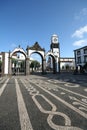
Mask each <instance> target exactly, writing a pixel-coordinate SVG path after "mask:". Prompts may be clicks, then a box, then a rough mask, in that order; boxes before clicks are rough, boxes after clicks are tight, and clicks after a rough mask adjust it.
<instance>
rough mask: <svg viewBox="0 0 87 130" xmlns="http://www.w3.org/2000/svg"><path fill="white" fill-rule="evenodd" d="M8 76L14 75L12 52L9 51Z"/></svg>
mask: <svg viewBox="0 0 87 130" xmlns="http://www.w3.org/2000/svg"><path fill="white" fill-rule="evenodd" d="M8 58H9V59H8V62H9V63H8V65H9V66H8V74H9V75H11V74H12V70H11V57H10V51H9V57H8Z"/></svg>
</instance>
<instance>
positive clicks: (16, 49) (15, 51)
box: [10, 47, 27, 57]
mask: <svg viewBox="0 0 87 130" xmlns="http://www.w3.org/2000/svg"><path fill="white" fill-rule="evenodd" d="M17 52H20V53H22V54H24V56H25V57H27V54H26V52H25V51H24V49H23V48H20V47H18V48H15V49H14V50H13V51H12V52H11V53H10V57H12V55H13V54H14V53H17Z"/></svg>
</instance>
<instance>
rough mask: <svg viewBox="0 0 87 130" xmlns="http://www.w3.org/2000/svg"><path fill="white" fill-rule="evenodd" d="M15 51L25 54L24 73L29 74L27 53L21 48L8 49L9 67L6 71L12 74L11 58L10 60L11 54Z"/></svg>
mask: <svg viewBox="0 0 87 130" xmlns="http://www.w3.org/2000/svg"><path fill="white" fill-rule="evenodd" d="M15 53H22V54H23V55H24V56H25V75H29V58H28V56H27V53H26V52H25V51H24V49H23V48H20V46H19V47H18V48H15V49H14V50H13V51H12V52H10V51H9V68H8V73H9V75H11V74H12V70H11V60H12V55H13V54H15Z"/></svg>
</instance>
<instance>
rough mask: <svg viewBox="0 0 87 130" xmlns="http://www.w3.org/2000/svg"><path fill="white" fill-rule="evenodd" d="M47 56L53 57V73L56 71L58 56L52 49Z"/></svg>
mask: <svg viewBox="0 0 87 130" xmlns="http://www.w3.org/2000/svg"><path fill="white" fill-rule="evenodd" d="M47 56H51V57H52V59H53V73H56V57H55V55H54V54H53V52H52V51H48V52H47V53H46V54H45V59H46V57H47Z"/></svg>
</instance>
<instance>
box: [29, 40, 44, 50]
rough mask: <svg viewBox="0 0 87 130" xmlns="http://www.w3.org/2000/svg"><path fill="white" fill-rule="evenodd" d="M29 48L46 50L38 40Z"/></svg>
mask: <svg viewBox="0 0 87 130" xmlns="http://www.w3.org/2000/svg"><path fill="white" fill-rule="evenodd" d="M27 49H31V50H37V51H45V49H44V48H41V47H40V45H39V43H38V42H35V44H34V45H33V46H32V47H28V48H27Z"/></svg>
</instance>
